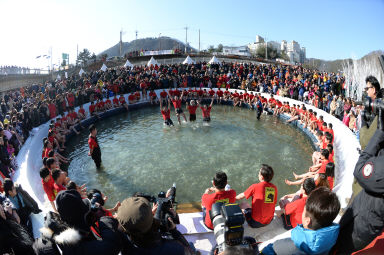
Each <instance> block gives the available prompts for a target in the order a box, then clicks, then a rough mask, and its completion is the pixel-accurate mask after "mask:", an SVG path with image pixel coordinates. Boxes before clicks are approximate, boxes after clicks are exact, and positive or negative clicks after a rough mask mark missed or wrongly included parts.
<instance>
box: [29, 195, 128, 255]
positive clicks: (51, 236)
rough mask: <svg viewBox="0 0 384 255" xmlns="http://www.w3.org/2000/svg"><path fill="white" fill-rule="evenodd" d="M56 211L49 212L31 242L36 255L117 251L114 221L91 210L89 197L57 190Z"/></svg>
mask: <svg viewBox="0 0 384 255" xmlns="http://www.w3.org/2000/svg"><path fill="white" fill-rule="evenodd" d="M56 204H57V211H58V212H59V214H56V213H53V212H49V213H48V214H47V215H46V217H45V223H44V228H42V229H40V231H41V232H42V235H41V237H40V238H39V239H37V240H36V241H35V243H34V245H33V247H34V249H35V252H36V254H38V255H59V254H60V255H67V254H68V255H77V254H79V255H80V254H90V255H98V254H100V255H104V254H106V255H108V254H110V255H117V254H118V253H119V252H120V250H121V239H120V234H119V232H118V231H117V227H118V222H117V221H116V220H115V219H113V218H111V217H101V218H100V220H97V221H95V219H96V217H97V216H96V215H94V212H93V211H92V210H91V203H90V201H89V199H87V198H86V199H82V198H81V196H80V193H79V192H78V191H77V190H75V189H73V190H65V191H61V192H59V194H58V195H57V197H56Z"/></svg>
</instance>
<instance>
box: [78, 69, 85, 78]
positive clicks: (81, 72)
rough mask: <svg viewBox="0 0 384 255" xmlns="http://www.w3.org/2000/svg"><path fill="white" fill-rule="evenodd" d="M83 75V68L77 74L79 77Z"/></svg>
mask: <svg viewBox="0 0 384 255" xmlns="http://www.w3.org/2000/svg"><path fill="white" fill-rule="evenodd" d="M83 73H85V72H84V70H83V68H81V69H80V72H79V75H80V77H81V76H82V75H83Z"/></svg>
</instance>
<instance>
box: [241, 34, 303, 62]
mask: <svg viewBox="0 0 384 255" xmlns="http://www.w3.org/2000/svg"><path fill="white" fill-rule="evenodd" d="M266 44H268V47H272V48H274V49H276V50H277V52H278V53H281V52H284V53H285V54H287V56H288V57H289V62H291V63H304V62H305V59H306V49H305V47H300V44H299V43H298V42H296V41H291V42H287V41H286V40H282V41H281V42H280V43H279V42H275V41H269V42H265V41H264V38H263V37H261V36H259V35H257V36H256V41H255V42H254V43H250V44H248V49H249V52H250V53H251V54H252V55H256V52H257V50H258V49H259V47H262V46H264V47H265V46H266Z"/></svg>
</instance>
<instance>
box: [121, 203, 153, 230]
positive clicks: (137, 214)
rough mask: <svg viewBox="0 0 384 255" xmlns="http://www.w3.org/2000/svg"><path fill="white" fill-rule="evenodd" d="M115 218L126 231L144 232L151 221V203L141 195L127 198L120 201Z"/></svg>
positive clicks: (148, 227) (149, 226)
mask: <svg viewBox="0 0 384 255" xmlns="http://www.w3.org/2000/svg"><path fill="white" fill-rule="evenodd" d="M116 218H117V220H118V221H119V222H120V224H121V225H122V226H123V227H124V228H125V230H126V231H135V232H141V233H146V232H148V230H149V229H150V228H151V226H152V222H153V215H152V209H151V205H150V204H149V201H148V200H147V199H145V198H143V197H130V198H127V199H125V200H124V201H123V202H122V203H121V206H120V207H119V209H118V211H117V217H116Z"/></svg>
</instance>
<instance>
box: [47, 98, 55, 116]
mask: <svg viewBox="0 0 384 255" xmlns="http://www.w3.org/2000/svg"><path fill="white" fill-rule="evenodd" d="M48 109H49V117H50V118H51V119H53V118H55V117H56V105H55V104H54V103H53V102H52V101H50V103H49V104H48Z"/></svg>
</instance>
